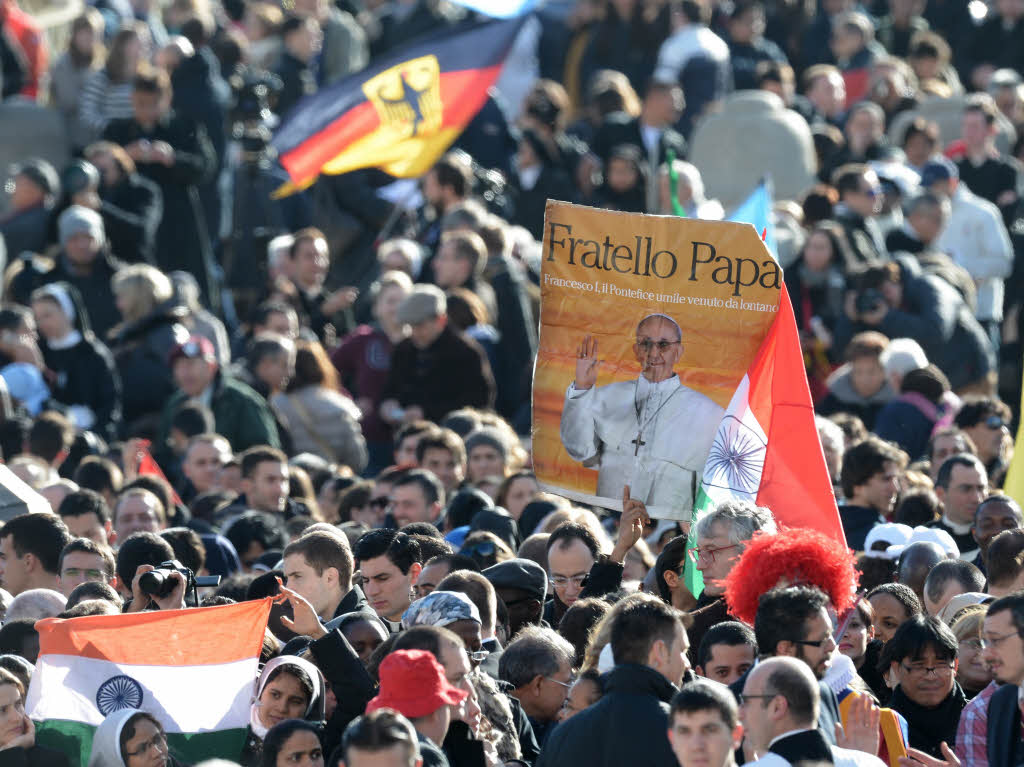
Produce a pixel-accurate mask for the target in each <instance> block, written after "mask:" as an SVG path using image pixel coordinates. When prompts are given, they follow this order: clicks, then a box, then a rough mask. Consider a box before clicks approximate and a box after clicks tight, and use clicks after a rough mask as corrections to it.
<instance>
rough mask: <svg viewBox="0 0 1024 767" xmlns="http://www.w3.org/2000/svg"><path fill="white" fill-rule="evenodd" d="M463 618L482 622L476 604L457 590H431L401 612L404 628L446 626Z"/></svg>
mask: <svg viewBox="0 0 1024 767" xmlns="http://www.w3.org/2000/svg"><path fill="white" fill-rule="evenodd" d="M464 620H471V621H476V622H477V623H482V621H481V620H480V611H479V610H477V609H476V605H475V604H473V603H472V602H471V601H470V599H469V597H467V596H466V595H465V594H463V593H461V592H458V591H432V592H430V593H429V594H427V595H426V596H425V597H423V598H422V599H417V600H416V601H415V602H413V603H412V604H411V605H409V608H408V609H407V610H406V611H405V612H404V613H402V625H403V626H405V627H406V628H409V627H410V626H447V625H448V624H449V623H455V621H464Z"/></svg>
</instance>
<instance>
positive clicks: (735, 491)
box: [683, 375, 768, 596]
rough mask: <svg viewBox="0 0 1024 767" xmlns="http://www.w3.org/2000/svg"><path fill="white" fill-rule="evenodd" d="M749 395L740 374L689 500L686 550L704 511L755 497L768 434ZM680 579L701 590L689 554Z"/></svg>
mask: <svg viewBox="0 0 1024 767" xmlns="http://www.w3.org/2000/svg"><path fill="white" fill-rule="evenodd" d="M749 395H750V377H749V376H748V375H744V376H743V380H742V381H740V383H739V385H738V386H737V387H736V391H735V392H733V395H732V399H730V400H729V407H727V408H726V410H725V415H723V416H722V421H721V423H720V424H719V425H718V432H717V433H716V434H715V441H714V443H712V445H711V450H710V451H709V453H708V460H707V462H706V463H705V464H704V476H703V477H702V478H701V483H700V489H699V490H698V491H697V498H696V499H695V500H694V503H693V519H692V520H691V522H690V534H689V537H688V539H687V542H686V547H687V548H688V549H695V548H697V535H696V527H697V520H698V519H700V518H701V517H702V516H703V515H704V514H706V513H707V512H709V511H711V510H712V509H714V508H715V507H716V506H718V505H719V504H720V503H723V502H725V501H729V500H741V499H742V500H746V501H756V500H757V492H758V489H759V488H760V485H761V472H762V470H763V469H764V458H765V451H766V449H767V445H768V435H767V434H765V431H764V429H763V428H762V427H761V424H760V423H758V420H757V418H755V417H754V412H753V411H752V410H751V409H750V399H749ZM683 582H684V583H685V584H686V585H687V587H688V588H689V589H690V593H691V594H693V595H694V596H700V593H701V592H702V591H703V590H704V579H703V578H702V577H701V573H700V571H699V570H698V569H697V567H696V565H695V564H694V563H693V561H692V560H691V559H690V557H689V556H687V558H686V567H685V569H684V571H683Z"/></svg>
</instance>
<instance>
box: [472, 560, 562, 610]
mask: <svg viewBox="0 0 1024 767" xmlns="http://www.w3.org/2000/svg"><path fill="white" fill-rule="evenodd" d="M483 576H484V577H485V578H486V579H487V580H489V581H490V582H491V585H492V586H494V588H496V589H520V590H521V591H525V592H527V593H528V594H531V595H532V596H535V597H536V598H537V599H539V600H541V601H542V602H543V601H544V599H545V597H547V594H548V574H547V573H546V572H544V568H543V567H541V566H540V565H538V564H537V563H536V562H534V561H533V560H532V559H520V558H515V559H506V560H505V561H504V562H499V563H498V564H496V565H491V566H490V567H488V568H487V569H486V570H484V571H483Z"/></svg>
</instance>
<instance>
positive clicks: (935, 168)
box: [921, 156, 960, 187]
mask: <svg viewBox="0 0 1024 767" xmlns="http://www.w3.org/2000/svg"><path fill="white" fill-rule="evenodd" d="M951 178H960V171H958V170H957V168H956V165H954V164H953V161H952V160H950V159H949V158H947V157H941V156H939V157H935V158H932V159H931V160H929V161H928V162H926V163H925V164H924V167H923V168H922V169H921V186H924V187H929V186H931V185H932V184H934V183H935V182H936V181H949V180H950V179H951Z"/></svg>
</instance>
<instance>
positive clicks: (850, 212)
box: [832, 163, 889, 264]
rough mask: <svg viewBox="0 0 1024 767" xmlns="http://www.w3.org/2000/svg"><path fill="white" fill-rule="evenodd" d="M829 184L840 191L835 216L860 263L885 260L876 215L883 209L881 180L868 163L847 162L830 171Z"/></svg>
mask: <svg viewBox="0 0 1024 767" xmlns="http://www.w3.org/2000/svg"><path fill="white" fill-rule="evenodd" d="M832 185H833V186H834V187H835V188H836V191H838V192H839V203H838V204H837V205H836V208H835V219H836V221H838V222H839V223H840V224H842V227H843V229H844V230H845V231H846V239H847V241H848V242H849V243H850V248H851V249H852V251H853V255H854V257H855V258H856V260H857V261H858V262H860V263H862V264H870V263H877V262H878V261H884V260H885V259H886V258H887V257H888V255H889V251H888V250H887V249H886V247H885V237H884V236H883V234H882V229H881V227H879V225H878V221H877V220H876V219H875V217H876V216H877V215H878V214H879V213H880V212H881V210H882V183H881V182H880V181H879V180H878V175H877V174H876V173H875V172H874V171H873V170H871V168H870V167H869V166H867V165H864V164H861V163H850V164H848V165H843V166H841V167H840V168H838V169H837V170H836V171H835V173H833V174H832Z"/></svg>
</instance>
